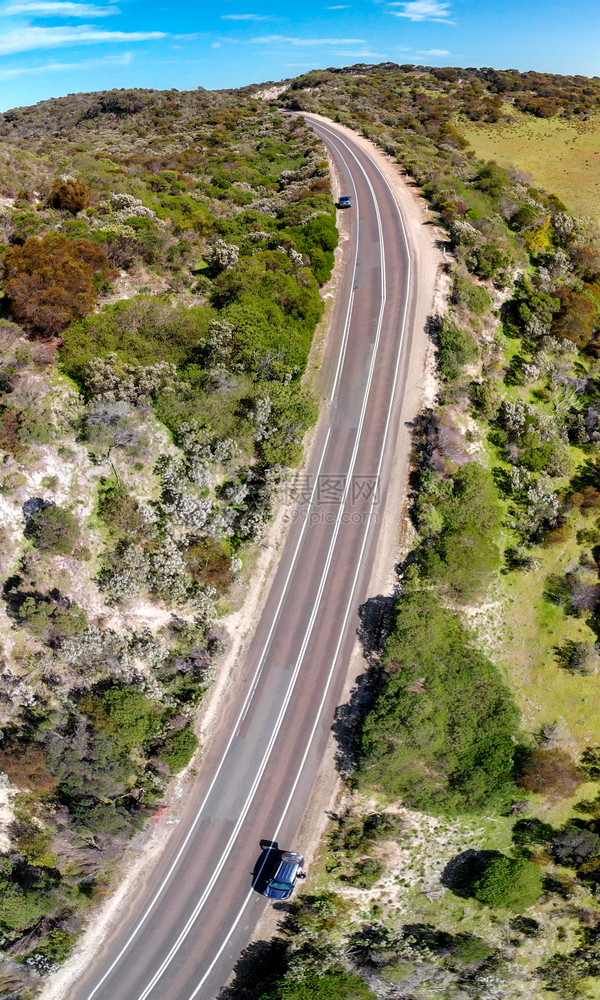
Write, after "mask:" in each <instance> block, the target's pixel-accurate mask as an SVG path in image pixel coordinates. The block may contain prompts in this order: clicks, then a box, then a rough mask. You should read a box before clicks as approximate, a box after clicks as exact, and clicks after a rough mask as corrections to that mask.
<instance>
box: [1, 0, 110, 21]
mask: <svg viewBox="0 0 600 1000" xmlns="http://www.w3.org/2000/svg"><path fill="white" fill-rule="evenodd" d="M120 13H121V11H120V10H119V8H118V7H114V6H112V5H111V6H109V7H98V6H97V5H96V4H93V3H71V2H69V0H17V3H11V4H9V5H8V6H7V7H0V16H2V17H11V16H12V15H14V14H33V15H35V16H37V17H108V16H109V15H111V14H120Z"/></svg>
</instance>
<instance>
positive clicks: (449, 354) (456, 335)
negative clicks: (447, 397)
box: [438, 318, 477, 382]
mask: <svg viewBox="0 0 600 1000" xmlns="http://www.w3.org/2000/svg"><path fill="white" fill-rule="evenodd" d="M438 338H439V366H440V372H441V373H442V376H443V378H445V379H446V381H447V382H454V381H456V379H457V378H459V377H460V374H461V371H462V369H463V368H464V366H465V365H469V364H472V363H473V361H476V360H477V344H476V343H475V340H474V337H473V334H472V333H470V332H469V331H468V330H463V329H462V328H461V327H460V326H457V324H456V323H455V322H454V321H453V320H451V319H448V318H446V319H444V320H443V321H442V324H441V326H440V330H439V334H438Z"/></svg>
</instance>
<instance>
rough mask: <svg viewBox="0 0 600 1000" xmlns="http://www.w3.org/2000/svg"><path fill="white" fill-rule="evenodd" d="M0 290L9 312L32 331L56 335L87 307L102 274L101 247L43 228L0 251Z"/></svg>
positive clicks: (104, 265) (104, 262)
mask: <svg viewBox="0 0 600 1000" xmlns="http://www.w3.org/2000/svg"><path fill="white" fill-rule="evenodd" d="M2 270H3V274H4V295H5V297H6V300H7V302H8V304H9V307H10V310H11V313H12V315H13V316H14V318H15V319H16V320H17V321H18V322H19V323H22V324H23V326H24V327H25V328H26V329H27V330H28V331H29V332H30V333H32V334H34V335H56V334H58V333H61V332H62V331H63V330H64V329H65V328H66V327H67V326H68V325H69V323H71V322H73V320H75V319H80V318H81V317H82V316H85V315H87V313H90V312H91V311H92V309H93V308H94V306H95V304H96V299H97V296H98V293H97V288H96V279H97V278H100V277H103V278H108V277H109V275H110V273H111V272H110V266H109V260H108V257H107V256H106V254H105V252H104V250H102V249H101V248H100V247H99V246H97V245H96V244H94V243H89V242H88V241H87V240H76V241H75V242H71V241H70V240H68V239H67V238H66V236H62V235H61V234H60V233H47V234H46V235H44V236H41V237H33V238H32V239H29V240H27V242H26V243H25V245H24V246H22V247H12V248H11V249H10V250H7V252H6V253H5V254H4V258H3V261H2Z"/></svg>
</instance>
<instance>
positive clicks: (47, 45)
mask: <svg viewBox="0 0 600 1000" xmlns="http://www.w3.org/2000/svg"><path fill="white" fill-rule="evenodd" d="M166 37H167V35H166V32H164V31H100V30H99V29H98V28H95V27H94V26H93V25H91V24H80V25H76V26H73V27H71V26H69V27H64V28H40V27H34V26H32V25H26V26H25V27H23V28H16V29H15V30H14V31H7V32H5V33H4V34H1V35H0V55H8V54H9V53H11V52H31V51H33V50H34V49H55V48H59V47H60V46H62V45H80V44H82V43H84V44H88V43H98V42H99V43H102V42H109V43H110V42H147V41H152V40H154V39H158V38H166Z"/></svg>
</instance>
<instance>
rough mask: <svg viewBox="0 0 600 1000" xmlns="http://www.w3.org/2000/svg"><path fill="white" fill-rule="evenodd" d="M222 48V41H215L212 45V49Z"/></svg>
mask: <svg viewBox="0 0 600 1000" xmlns="http://www.w3.org/2000/svg"><path fill="white" fill-rule="evenodd" d="M220 48H221V43H220V42H213V43H212V45H211V49H220Z"/></svg>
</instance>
